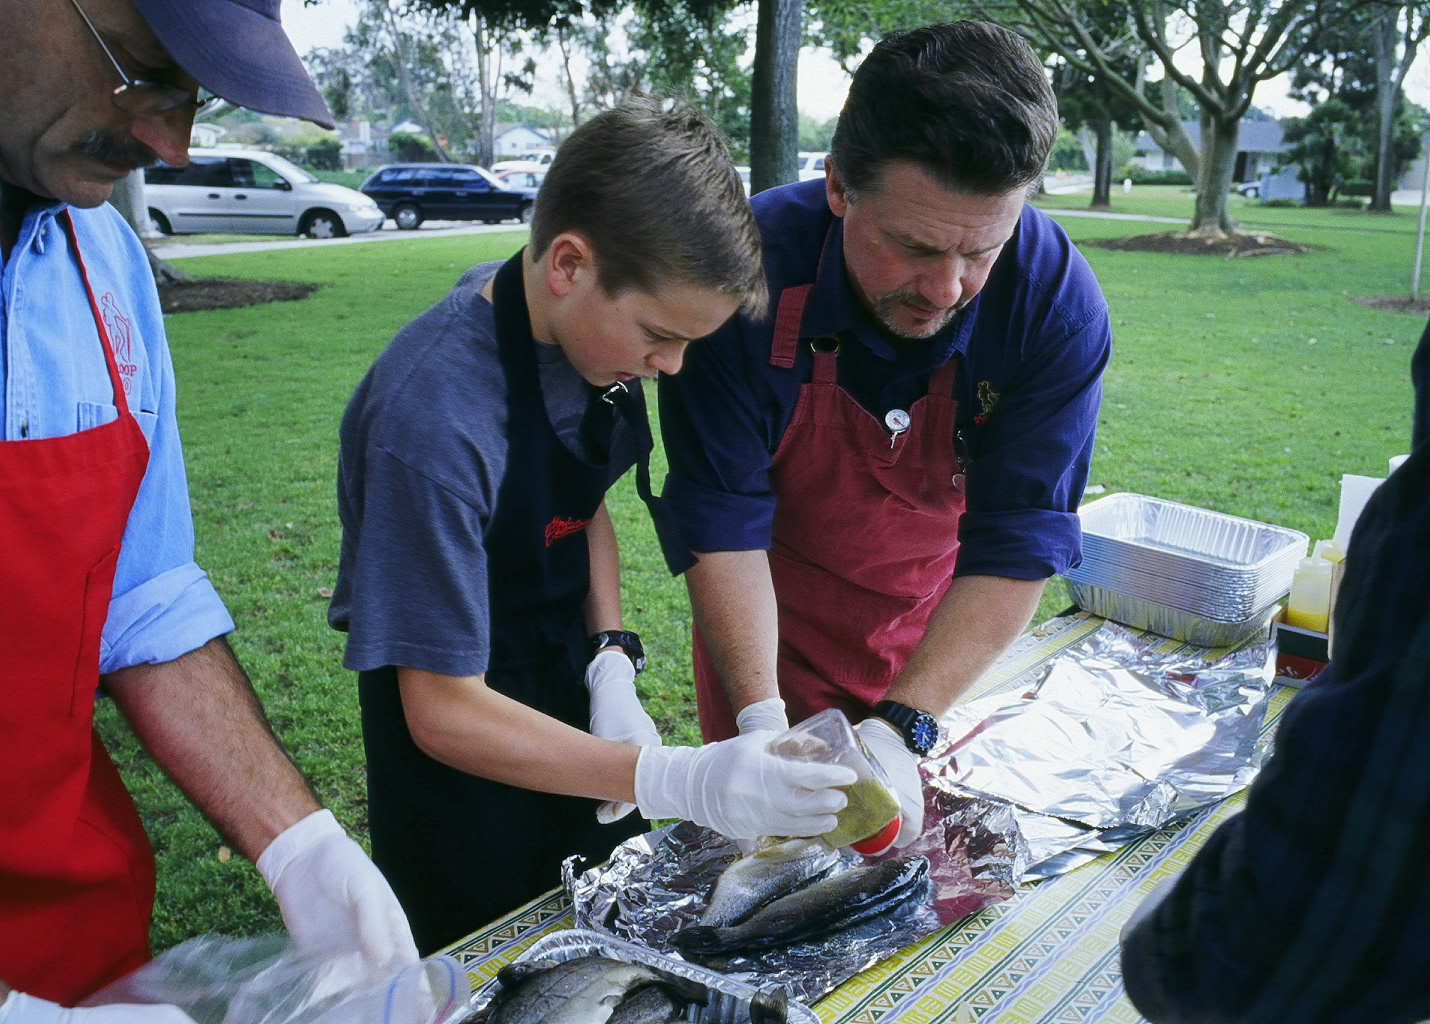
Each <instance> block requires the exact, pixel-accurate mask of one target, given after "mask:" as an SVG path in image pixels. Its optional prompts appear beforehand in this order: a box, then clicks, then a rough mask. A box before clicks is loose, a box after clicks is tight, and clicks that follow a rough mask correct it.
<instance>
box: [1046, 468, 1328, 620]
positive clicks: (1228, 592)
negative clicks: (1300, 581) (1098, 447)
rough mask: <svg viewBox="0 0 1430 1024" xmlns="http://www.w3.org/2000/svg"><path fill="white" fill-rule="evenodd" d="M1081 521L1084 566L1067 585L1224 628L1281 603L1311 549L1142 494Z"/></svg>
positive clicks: (1283, 533)
mask: <svg viewBox="0 0 1430 1024" xmlns="http://www.w3.org/2000/svg"><path fill="white" fill-rule="evenodd" d="M1079 518H1080V520H1081V525H1082V532H1083V561H1082V564H1081V565H1080V566H1079V567H1078V568H1076V569H1072V570H1070V571H1069V572H1068V573H1067V574H1066V575H1067V578H1068V579H1069V580H1070V581H1071V582H1073V583H1074V584H1078V585H1081V586H1083V587H1099V588H1102V589H1104V590H1106V591H1112V592H1115V593H1118V594H1122V595H1126V596H1127V597H1129V598H1135V599H1139V600H1142V601H1146V602H1151V603H1154V604H1156V605H1160V606H1163V607H1165V608H1168V609H1173V610H1176V611H1181V612H1187V613H1190V614H1192V615H1195V616H1199V617H1201V618H1205V619H1210V620H1212V621H1215V622H1222V623H1234V622H1246V621H1247V620H1249V619H1252V618H1254V617H1255V616H1256V615H1258V614H1259V613H1260V612H1262V611H1263V610H1265V609H1267V608H1268V607H1269V606H1270V605H1272V604H1274V603H1275V602H1276V601H1277V600H1279V599H1280V598H1281V597H1283V596H1284V595H1285V594H1286V593H1287V592H1288V591H1289V590H1290V589H1291V576H1292V574H1293V573H1294V572H1295V569H1296V563H1297V561H1299V560H1300V558H1301V557H1302V556H1304V555H1305V553H1306V547H1307V544H1308V538H1307V537H1306V535H1305V534H1304V533H1300V532H1298V531H1296V530H1288V529H1285V528H1284V527H1280V526H1272V525H1269V524H1267V523H1258V522H1255V521H1254V520H1250V519H1241V518H1238V517H1236V516H1229V515H1224V514H1222V513H1220V512H1212V511H1210V510H1208V509H1202V508H1196V507H1194V506H1191V505H1182V504H1179V503H1177V502H1174V501H1165V500H1163V499H1161V498H1149V497H1146V496H1144V495H1141V494H1113V495H1109V496H1107V497H1106V498H1101V499H1099V500H1097V501H1094V502H1090V503H1089V504H1087V505H1084V506H1083V507H1082V508H1081V509H1080V510H1079ZM1088 610H1090V611H1091V610H1092V609H1090V608H1089V609H1088ZM1123 621H1125V620H1123ZM1164 635H1168V634H1166V633H1164ZM1171 635H1177V634H1171ZM1178 638H1179V639H1183V637H1181V636H1180V635H1178ZM1186 639H1190V638H1186Z"/></svg>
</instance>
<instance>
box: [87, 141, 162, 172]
mask: <svg viewBox="0 0 1430 1024" xmlns="http://www.w3.org/2000/svg"><path fill="white" fill-rule="evenodd" d="M75 148H76V149H77V150H79V152H80V153H82V154H84V155H85V156H88V157H93V158H94V159H96V160H103V161H104V162H105V163H110V164H118V165H119V166H121V167H128V168H129V169H130V170H138V169H139V168H140V167H148V166H149V165H150V164H156V163H158V162H159V154H158V153H156V152H154V151H153V150H152V149H150V148H149V147H148V146H146V145H144V143H142V142H140V141H139V140H138V139H136V138H134V137H133V136H132V135H106V134H105V133H103V132H90V133H89V134H88V135H86V136H85V137H84V138H82V139H80V140H79V142H78V143H76V145H75Z"/></svg>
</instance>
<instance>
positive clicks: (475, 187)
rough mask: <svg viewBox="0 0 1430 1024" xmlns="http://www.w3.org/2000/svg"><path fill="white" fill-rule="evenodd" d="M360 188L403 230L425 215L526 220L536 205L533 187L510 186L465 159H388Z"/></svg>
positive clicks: (427, 217) (493, 221)
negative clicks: (391, 161)
mask: <svg viewBox="0 0 1430 1024" xmlns="http://www.w3.org/2000/svg"><path fill="white" fill-rule="evenodd" d="M362 192H363V195H365V196H369V197H371V198H372V200H373V201H374V202H376V203H377V205H378V206H379V207H380V208H381V209H382V212H383V213H384V214H385V215H386V216H388V217H391V218H392V219H393V220H394V221H396V222H397V226H398V227H399V228H402V229H403V230H404V231H411V230H413V229H414V228H416V227H418V226H419V225H420V224H421V223H422V222H423V221H424V220H481V221H486V222H487V223H488V224H496V223H498V222H499V221H503V220H519V221H521V222H522V223H523V224H527V223H530V221H531V212H532V210H534V209H535V208H536V189H534V188H513V187H510V186H508V185H506V184H505V183H504V182H503V181H502V180H501V179H500V178H498V177H497V176H496V175H494V174H492V173H491V172H490V171H488V170H486V169H484V168H481V167H472V166H469V165H467V164H388V165H387V166H385V167H379V168H378V169H377V170H376V171H375V172H373V175H372V177H370V178H368V179H367V181H365V182H363V183H362Z"/></svg>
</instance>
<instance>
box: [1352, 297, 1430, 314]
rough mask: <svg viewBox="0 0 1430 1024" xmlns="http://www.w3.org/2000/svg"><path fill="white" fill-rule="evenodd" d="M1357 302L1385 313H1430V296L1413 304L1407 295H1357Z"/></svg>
mask: <svg viewBox="0 0 1430 1024" xmlns="http://www.w3.org/2000/svg"><path fill="white" fill-rule="evenodd" d="M1356 301H1357V302H1359V303H1360V304H1361V305H1362V306H1369V307H1370V308H1371V309H1378V310H1380V311H1381V312H1383V313H1415V314H1417V315H1418V316H1425V315H1426V314H1427V313H1430V296H1421V297H1420V298H1418V299H1416V300H1415V301H1414V302H1412V301H1410V298H1409V297H1408V296H1405V295H1357V296H1356Z"/></svg>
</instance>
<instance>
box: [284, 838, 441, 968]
mask: <svg viewBox="0 0 1430 1024" xmlns="http://www.w3.org/2000/svg"><path fill="white" fill-rule="evenodd" d="M256 867H257V868H258V873H259V874H260V875H262V876H263V880H264V881H265V882H267V883H268V888H270V889H272V890H273V895H274V896H275V897H276V898H277V900H278V909H279V910H281V911H282V912H283V923H284V924H285V925H287V926H288V937H289V938H290V939H291V940H292V942H293V947H294V948H295V949H296V950H298V952H300V953H302V954H304V955H305V956H311V957H315V958H316V957H319V956H323V955H332V954H336V953H343V952H350V951H353V950H356V951H357V952H358V953H359V954H360V955H361V958H362V962H363V966H364V967H366V969H367V970H368V971H369V972H370V975H371V977H372V979H373V981H374V983H375V982H376V981H382V980H386V979H387V978H388V977H390V976H391V975H393V974H395V973H396V972H397V971H400V970H401V969H402V968H404V967H407V966H408V965H410V964H415V963H416V962H417V946H416V944H415V943H414V942H413V941H412V929H411V928H410V927H409V926H408V924H407V915H406V914H404V913H403V912H402V906H401V905H400V904H399V903H398V902H397V897H396V896H394V895H393V894H392V887H391V886H389V885H388V884H387V879H385V878H383V877H382V872H380V871H378V870H377V866H376V865H375V864H373V862H372V861H371V860H369V859H368V856H367V854H365V853H363V850H362V847H361V846H359V845H358V844H357V843H355V842H353V840H352V839H350V838H349V837H348V834H347V833H346V832H344V831H343V827H342V826H341V825H339V824H338V821H337V819H336V818H334V817H333V812H332V811H326V810H324V811H314V812H313V813H312V814H310V815H308V816H307V817H306V818H304V819H302V820H301V821H299V822H297V823H296V824H293V825H290V826H289V827H288V828H287V829H285V830H284V831H283V832H281V833H279V835H278V838H277V839H275V840H273V842H271V843H269V844H268V849H266V850H264V851H263V853H262V854H260V855H259V858H258V863H257V865H256Z"/></svg>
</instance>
